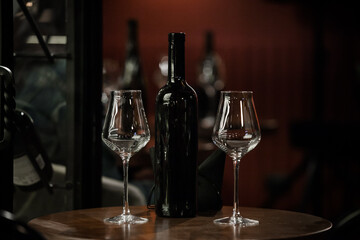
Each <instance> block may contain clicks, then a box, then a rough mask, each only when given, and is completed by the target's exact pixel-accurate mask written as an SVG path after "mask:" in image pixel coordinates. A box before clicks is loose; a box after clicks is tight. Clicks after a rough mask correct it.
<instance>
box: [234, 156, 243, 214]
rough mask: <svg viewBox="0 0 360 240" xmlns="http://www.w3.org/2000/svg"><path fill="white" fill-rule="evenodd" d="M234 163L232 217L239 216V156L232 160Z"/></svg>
mask: <svg viewBox="0 0 360 240" xmlns="http://www.w3.org/2000/svg"><path fill="white" fill-rule="evenodd" d="M233 164H234V209H233V216H232V217H233V218H235V219H237V218H239V217H240V218H241V215H240V206H239V165H240V158H238V159H234V160H233Z"/></svg>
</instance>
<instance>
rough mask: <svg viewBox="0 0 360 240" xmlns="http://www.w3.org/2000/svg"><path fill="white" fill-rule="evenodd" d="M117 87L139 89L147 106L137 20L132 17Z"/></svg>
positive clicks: (129, 22)
mask: <svg viewBox="0 0 360 240" xmlns="http://www.w3.org/2000/svg"><path fill="white" fill-rule="evenodd" d="M118 89H123V90H130V89H131V90H141V91H142V99H143V102H144V107H145V109H146V108H147V94H146V86H145V79H144V75H143V71H142V66H141V61H140V56H139V43H138V22H137V21H136V20H134V19H130V20H129V21H128V41H127V44H126V58H125V63H124V69H123V72H122V75H121V77H120V79H119V85H118Z"/></svg>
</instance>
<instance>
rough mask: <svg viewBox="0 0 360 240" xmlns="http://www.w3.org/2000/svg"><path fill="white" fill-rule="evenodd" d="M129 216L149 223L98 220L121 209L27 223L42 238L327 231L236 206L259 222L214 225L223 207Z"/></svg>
mask: <svg viewBox="0 0 360 240" xmlns="http://www.w3.org/2000/svg"><path fill="white" fill-rule="evenodd" d="M130 210H131V213H132V214H133V215H136V216H142V217H146V218H148V219H149V221H148V222H147V223H144V224H123V225H116V224H106V223H104V222H103V219H104V218H106V217H112V216H115V215H119V214H121V213H122V207H106V208H93V209H83V210H74V211H68V212H59V213H54V214H50V215H47V216H43V217H38V218H35V219H33V220H31V221H30V222H29V225H30V226H31V227H33V228H35V229H36V230H38V231H39V232H41V233H42V234H43V235H44V237H46V238H47V239H73V240H75V239H190V238H191V239H206V240H211V239H291V238H297V239H298V238H310V239H315V238H322V237H323V235H324V233H325V232H326V231H327V230H329V229H330V228H331V227H332V224H331V222H329V221H328V220H326V219H323V218H320V217H316V216H313V215H309V214H304V213H298V212H291V211H284V210H275V209H262V208H240V211H241V215H242V216H243V217H247V218H251V219H256V220H259V225H257V226H253V227H239V226H226V225H218V224H214V223H213V220H214V219H217V218H221V217H225V216H230V215H231V214H232V207H229V206H226V207H223V208H222V210H221V211H219V212H217V213H216V214H213V215H210V216H201V215H198V216H197V217H195V218H162V217H157V216H156V214H155V211H154V210H151V209H150V210H149V209H147V208H146V207H145V206H133V207H130Z"/></svg>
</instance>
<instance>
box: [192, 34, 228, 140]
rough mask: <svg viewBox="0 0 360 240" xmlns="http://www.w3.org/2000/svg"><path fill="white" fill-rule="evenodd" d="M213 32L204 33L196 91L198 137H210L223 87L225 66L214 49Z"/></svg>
mask: <svg viewBox="0 0 360 240" xmlns="http://www.w3.org/2000/svg"><path fill="white" fill-rule="evenodd" d="M214 45H215V44H214V34H213V33H212V32H211V31H208V32H206V34H205V54H204V57H203V59H202V61H201V63H200V66H199V70H198V78H197V88H196V92H197V95H198V100H199V137H204V138H208V137H211V130H212V128H213V126H214V123H215V116H216V111H217V105H218V101H219V96H220V91H221V90H222V89H223V88H224V85H225V82H224V78H225V68H224V64H223V62H222V59H221V58H220V56H219V55H218V54H217V53H216V51H215V49H214Z"/></svg>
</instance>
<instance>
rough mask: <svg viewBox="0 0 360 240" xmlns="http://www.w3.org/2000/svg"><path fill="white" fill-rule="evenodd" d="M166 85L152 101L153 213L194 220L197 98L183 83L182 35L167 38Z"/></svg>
mask: <svg viewBox="0 0 360 240" xmlns="http://www.w3.org/2000/svg"><path fill="white" fill-rule="evenodd" d="M168 64H169V65H168V66H169V68H168V72H169V74H168V81H167V84H166V85H165V86H164V87H163V88H161V89H160V91H159V93H158V95H157V97H156V113H155V158H156V160H155V161H156V163H155V164H156V167H155V186H156V187H155V201H156V203H155V209H156V214H157V215H158V216H162V217H194V216H195V215H196V211H197V206H196V202H197V200H196V198H197V150H198V129H197V121H198V118H197V111H198V104H197V95H196V93H195V91H194V90H193V89H192V88H191V87H190V86H189V85H188V84H187V82H186V81H185V34H184V33H170V34H169V63H168Z"/></svg>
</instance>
